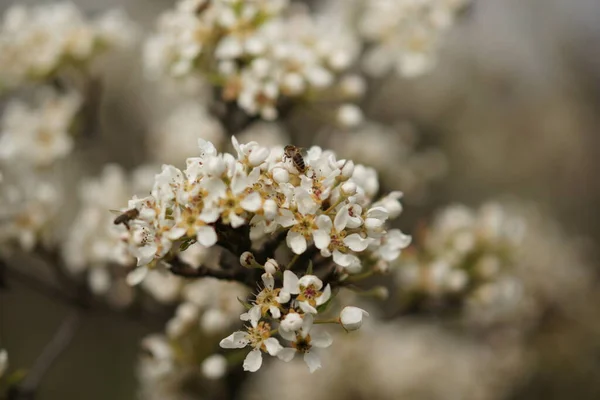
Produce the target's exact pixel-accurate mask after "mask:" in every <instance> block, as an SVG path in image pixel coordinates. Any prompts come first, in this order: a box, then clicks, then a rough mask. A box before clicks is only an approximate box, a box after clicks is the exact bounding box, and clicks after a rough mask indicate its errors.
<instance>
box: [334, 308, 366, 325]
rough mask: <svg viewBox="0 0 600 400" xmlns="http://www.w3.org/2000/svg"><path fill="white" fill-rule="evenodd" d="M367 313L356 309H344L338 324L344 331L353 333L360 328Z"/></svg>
mask: <svg viewBox="0 0 600 400" xmlns="http://www.w3.org/2000/svg"><path fill="white" fill-rule="evenodd" d="M368 316H369V313H368V312H366V311H365V310H363V309H362V308H358V307H344V309H343V310H342V312H341V313H340V323H341V324H342V326H343V327H344V329H345V330H346V331H355V330H357V329H359V328H360V327H361V326H362V323H363V318H364V317H368Z"/></svg>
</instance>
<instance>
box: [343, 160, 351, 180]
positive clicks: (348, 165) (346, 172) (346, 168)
mask: <svg viewBox="0 0 600 400" xmlns="http://www.w3.org/2000/svg"><path fill="white" fill-rule="evenodd" d="M352 174H354V162H353V161H352V160H348V161H346V163H345V164H344V166H343V167H342V176H343V177H344V178H346V179H349V178H350V177H352Z"/></svg>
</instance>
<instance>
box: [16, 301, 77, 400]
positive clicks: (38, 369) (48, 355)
mask: <svg viewBox="0 0 600 400" xmlns="http://www.w3.org/2000/svg"><path fill="white" fill-rule="evenodd" d="M80 325H81V310H75V311H73V312H72V313H71V314H70V315H69V316H67V317H66V318H65V319H64V321H63V322H62V324H61V325H60V327H59V328H58V330H57V331H56V333H55V334H54V336H53V337H52V339H51V340H50V342H48V344H46V347H44V350H43V351H42V354H40V356H39V357H38V358H37V360H36V361H35V364H34V365H33V367H32V368H31V369H30V370H29V373H28V374H27V376H26V377H25V379H23V381H22V382H21V384H20V385H19V386H18V387H17V388H15V389H14V390H13V392H12V396H13V398H15V399H33V398H35V394H36V391H37V389H38V387H39V386H40V383H41V382H42V380H43V378H44V376H45V375H46V373H47V372H48V371H49V370H50V368H51V367H52V365H53V364H54V362H55V361H56V360H57V359H58V357H60V355H61V354H62V353H63V352H64V351H65V350H66V349H67V348H68V347H69V345H70V344H71V342H72V340H73V337H75V333H76V332H77V329H78V328H79V326H80Z"/></svg>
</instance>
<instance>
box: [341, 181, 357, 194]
mask: <svg viewBox="0 0 600 400" xmlns="http://www.w3.org/2000/svg"><path fill="white" fill-rule="evenodd" d="M342 193H343V194H344V195H346V196H353V195H355V194H356V183H354V182H352V181H347V182H344V183H343V184H342Z"/></svg>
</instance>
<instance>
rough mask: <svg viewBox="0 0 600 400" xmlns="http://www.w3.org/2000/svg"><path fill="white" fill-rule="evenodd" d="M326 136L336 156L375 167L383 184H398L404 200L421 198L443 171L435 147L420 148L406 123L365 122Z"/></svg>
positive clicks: (441, 155) (444, 162)
mask: <svg viewBox="0 0 600 400" xmlns="http://www.w3.org/2000/svg"><path fill="white" fill-rule="evenodd" d="M365 137H368V138H369V140H368V141H365ZM328 139H329V140H328V144H329V146H330V147H331V148H334V149H336V151H337V152H338V153H339V154H340V155H342V156H344V157H346V158H350V159H352V160H355V161H357V162H361V163H364V164H366V165H369V166H371V167H373V168H376V169H377V172H378V173H379V175H380V179H381V181H382V182H383V184H384V185H385V186H388V187H401V188H402V191H403V193H404V195H405V196H406V201H407V202H413V203H414V202H417V201H419V200H421V199H423V198H425V195H426V194H427V189H428V187H429V185H430V184H431V183H432V182H433V181H436V180H438V179H440V178H442V177H443V176H444V175H445V173H446V157H445V155H444V154H443V153H442V152H441V151H440V150H439V149H435V148H425V149H421V148H420V147H422V146H420V144H421V143H419V142H420V141H419V139H418V135H417V132H415V129H413V128H412V127H411V126H409V125H408V124H398V125H397V126H394V127H393V128H392V127H389V126H385V125H382V124H377V123H375V122H372V121H369V122H365V123H363V124H362V125H361V126H360V127H358V128H355V129H353V130H351V131H343V132H336V134H330V135H329V138H328Z"/></svg>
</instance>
